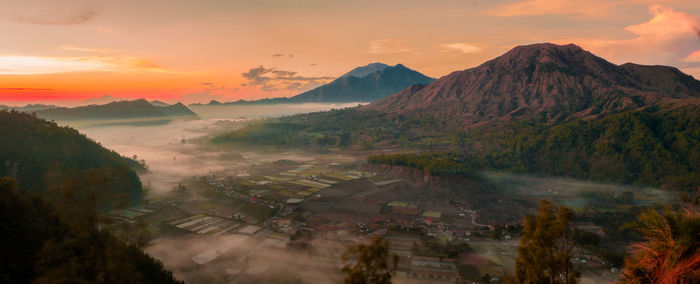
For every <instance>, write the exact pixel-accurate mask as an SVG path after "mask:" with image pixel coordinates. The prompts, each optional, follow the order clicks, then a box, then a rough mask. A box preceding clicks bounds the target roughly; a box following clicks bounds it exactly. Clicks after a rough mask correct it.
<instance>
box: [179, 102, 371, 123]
mask: <svg viewBox="0 0 700 284" xmlns="http://www.w3.org/2000/svg"><path fill="white" fill-rule="evenodd" d="M360 104H362V103H341V104H321V103H306V104H273V105H191V106H188V107H189V108H190V109H191V110H192V111H194V112H195V113H196V114H197V115H198V116H199V117H201V118H205V119H240V118H263V117H279V116H287V115H295V114H300V113H309V112H316V111H324V110H330V109H342V108H348V107H355V106H358V105H360Z"/></svg>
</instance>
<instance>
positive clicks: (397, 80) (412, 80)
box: [288, 62, 434, 103]
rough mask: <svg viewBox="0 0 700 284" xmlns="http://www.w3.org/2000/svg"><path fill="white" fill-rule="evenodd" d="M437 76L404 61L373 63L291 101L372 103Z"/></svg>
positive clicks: (297, 96)
mask: <svg viewBox="0 0 700 284" xmlns="http://www.w3.org/2000/svg"><path fill="white" fill-rule="evenodd" d="M433 80H434V79H433V78H430V77H428V76H425V75H423V74H421V73H419V72H417V71H415V70H411V69H409V68H407V67H406V66H403V65H402V64H397V65H395V66H389V65H386V64H384V63H378V62H377V63H371V64H368V65H365V66H360V67H357V68H355V69H353V70H352V71H350V72H348V73H347V74H345V75H343V76H341V77H339V78H337V79H335V80H333V81H332V82H330V83H328V84H326V85H323V86H320V87H318V88H315V89H312V90H309V91H306V92H304V93H301V94H299V95H296V96H294V97H291V98H289V100H288V102H293V103H301V102H333V103H347V102H373V101H376V100H380V99H383V98H386V97H387V96H390V95H392V94H394V93H396V92H398V91H401V90H403V89H405V88H406V87H408V86H410V85H413V84H428V83H430V82H432V81H433Z"/></svg>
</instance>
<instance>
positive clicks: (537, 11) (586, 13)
mask: <svg viewBox="0 0 700 284" xmlns="http://www.w3.org/2000/svg"><path fill="white" fill-rule="evenodd" d="M622 2H624V1H607V0H587V1H581V0H525V1H519V2H515V3H507V4H503V5H500V6H497V7H496V8H493V9H491V10H488V11H486V13H487V14H489V15H493V16H500V17H517V16H537V15H550V14H559V15H576V16H581V17H586V18H598V17H603V16H605V15H607V14H608V13H609V12H610V10H612V9H613V8H614V7H616V6H618V5H620V4H622Z"/></svg>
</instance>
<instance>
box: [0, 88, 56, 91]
mask: <svg viewBox="0 0 700 284" xmlns="http://www.w3.org/2000/svg"><path fill="white" fill-rule="evenodd" d="M0 91H15V92H22V91H31V92H36V91H53V89H42V88H0Z"/></svg>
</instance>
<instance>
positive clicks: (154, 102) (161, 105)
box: [150, 100, 169, 107]
mask: <svg viewBox="0 0 700 284" xmlns="http://www.w3.org/2000/svg"><path fill="white" fill-rule="evenodd" d="M150 103H151V104H152V105H154V106H157V107H166V106H169V104H166V103H164V102H161V101H158V100H155V101H150Z"/></svg>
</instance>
